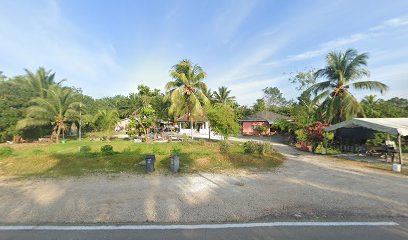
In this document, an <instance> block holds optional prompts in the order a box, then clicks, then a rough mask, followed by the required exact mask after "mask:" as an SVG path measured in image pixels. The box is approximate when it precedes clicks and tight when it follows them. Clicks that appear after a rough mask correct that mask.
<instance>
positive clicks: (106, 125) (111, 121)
mask: <svg viewBox="0 0 408 240" xmlns="http://www.w3.org/2000/svg"><path fill="white" fill-rule="evenodd" d="M118 122H119V112H118V110H116V109H110V110H106V109H104V110H99V111H98V113H97V114H96V115H95V117H94V123H97V124H99V126H100V127H101V128H102V130H105V131H106V141H107V142H110V131H111V130H112V129H113V128H114V127H115V126H116V124H118Z"/></svg>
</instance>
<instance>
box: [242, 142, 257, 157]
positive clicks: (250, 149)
mask: <svg viewBox="0 0 408 240" xmlns="http://www.w3.org/2000/svg"><path fill="white" fill-rule="evenodd" d="M257 150H258V146H257V144H256V142H254V141H247V142H244V152H245V153H248V154H253V153H255V152H256V151H257Z"/></svg>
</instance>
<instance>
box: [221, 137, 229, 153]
mask: <svg viewBox="0 0 408 240" xmlns="http://www.w3.org/2000/svg"><path fill="white" fill-rule="evenodd" d="M219 148H220V152H221V153H229V152H230V149H231V144H230V143H229V142H228V141H226V140H224V141H220V144H219Z"/></svg>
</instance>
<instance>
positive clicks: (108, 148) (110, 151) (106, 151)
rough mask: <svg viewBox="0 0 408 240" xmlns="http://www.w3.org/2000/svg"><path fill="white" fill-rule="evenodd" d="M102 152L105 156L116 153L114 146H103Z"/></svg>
mask: <svg viewBox="0 0 408 240" xmlns="http://www.w3.org/2000/svg"><path fill="white" fill-rule="evenodd" d="M101 152H102V153H103V154H105V155H111V154H114V153H115V152H114V151H113V146H112V145H103V146H102V147H101Z"/></svg>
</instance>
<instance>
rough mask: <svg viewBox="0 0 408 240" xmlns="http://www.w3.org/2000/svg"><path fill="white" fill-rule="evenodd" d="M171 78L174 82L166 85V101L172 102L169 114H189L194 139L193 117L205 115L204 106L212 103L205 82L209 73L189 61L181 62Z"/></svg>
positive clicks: (171, 72)
mask: <svg viewBox="0 0 408 240" xmlns="http://www.w3.org/2000/svg"><path fill="white" fill-rule="evenodd" d="M170 76H171V77H172V78H173V81H170V82H168V83H167V84H166V91H167V95H166V97H165V100H170V102H171V105H170V108H169V114H173V115H175V116H180V115H183V114H187V116H188V119H189V120H190V128H191V138H193V116H194V115H196V114H203V109H204V106H205V105H207V104H209V103H210V101H209V99H208V98H207V96H206V95H205V93H207V92H208V90H207V85H206V84H205V83H204V82H203V79H204V78H206V76H207V73H206V72H204V71H203V69H202V68H201V67H200V66H198V65H193V64H192V63H191V62H190V61H189V60H181V61H180V62H179V63H178V64H176V65H174V66H173V67H172V70H171V71H170Z"/></svg>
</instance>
